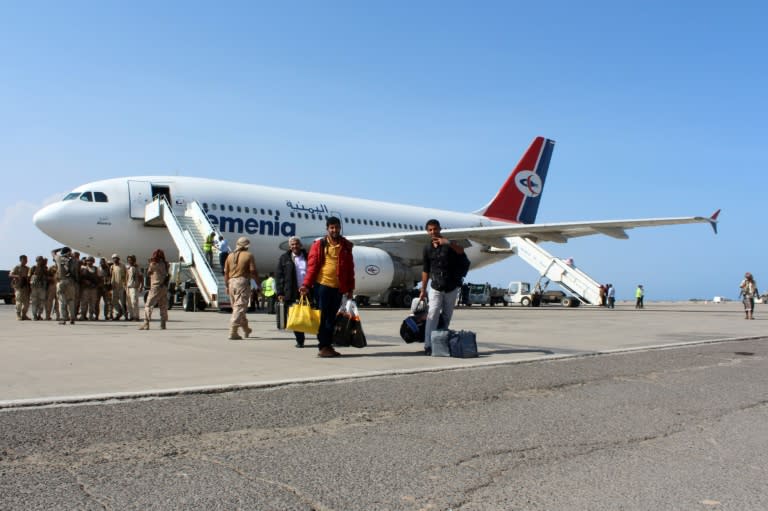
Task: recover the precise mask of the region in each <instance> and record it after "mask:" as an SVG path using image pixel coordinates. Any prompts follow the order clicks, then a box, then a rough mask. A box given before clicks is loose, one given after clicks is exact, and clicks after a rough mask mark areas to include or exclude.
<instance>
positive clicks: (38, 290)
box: [29, 256, 48, 321]
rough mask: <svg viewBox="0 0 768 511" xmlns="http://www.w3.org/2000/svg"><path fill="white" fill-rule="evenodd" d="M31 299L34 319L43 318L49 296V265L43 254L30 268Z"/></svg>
mask: <svg viewBox="0 0 768 511" xmlns="http://www.w3.org/2000/svg"><path fill="white" fill-rule="evenodd" d="M29 286H30V293H29V301H30V305H31V308H32V319H33V320H35V321H39V320H41V319H43V312H45V299H46V298H47V296H48V266H46V264H45V258H44V257H43V256H37V257H36V258H35V265H34V266H33V267H32V268H30V269H29Z"/></svg>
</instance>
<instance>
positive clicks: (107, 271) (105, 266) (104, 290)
mask: <svg viewBox="0 0 768 511" xmlns="http://www.w3.org/2000/svg"><path fill="white" fill-rule="evenodd" d="M99 277H101V284H100V286H99V287H98V288H97V290H98V291H97V292H98V294H99V298H101V299H102V300H104V319H105V320H109V319H112V269H111V268H110V265H109V262H108V261H107V260H106V259H104V258H103V257H102V258H101V260H100V261H99Z"/></svg>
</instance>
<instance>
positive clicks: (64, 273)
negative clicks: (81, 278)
mask: <svg viewBox="0 0 768 511" xmlns="http://www.w3.org/2000/svg"><path fill="white" fill-rule="evenodd" d="M71 263H72V258H71V257H70V256H68V255H59V273H60V275H59V278H60V279H69V278H72V264H71Z"/></svg>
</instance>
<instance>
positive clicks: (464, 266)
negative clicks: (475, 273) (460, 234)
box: [456, 254, 471, 278]
mask: <svg viewBox="0 0 768 511" xmlns="http://www.w3.org/2000/svg"><path fill="white" fill-rule="evenodd" d="M456 255H457V256H458V261H457V263H456V267H457V270H458V271H459V275H461V277H462V278H464V277H466V276H467V273H469V266H470V264H471V263H470V262H469V257H467V254H456Z"/></svg>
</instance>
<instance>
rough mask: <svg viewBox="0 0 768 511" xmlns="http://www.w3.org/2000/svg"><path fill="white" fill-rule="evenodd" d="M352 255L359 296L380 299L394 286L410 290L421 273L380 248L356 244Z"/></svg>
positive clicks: (356, 290)
mask: <svg viewBox="0 0 768 511" xmlns="http://www.w3.org/2000/svg"><path fill="white" fill-rule="evenodd" d="M352 255H353V256H354V258H355V295H357V296H365V297H368V298H373V299H379V298H381V297H387V296H388V295H389V294H390V293H389V291H390V289H392V288H396V289H406V290H409V289H411V288H412V287H413V283H414V281H415V280H418V278H419V277H420V275H421V272H420V270H419V268H416V269H415V270H414V269H411V268H409V267H408V266H407V265H406V264H405V263H404V262H403V261H402V260H400V259H399V258H397V257H392V256H391V255H390V254H389V253H388V252H386V251H385V250H382V249H380V248H374V247H358V246H355V247H353V248H352ZM416 270H419V271H418V272H417V271H416ZM417 273H418V276H417ZM398 305H400V304H398Z"/></svg>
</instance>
